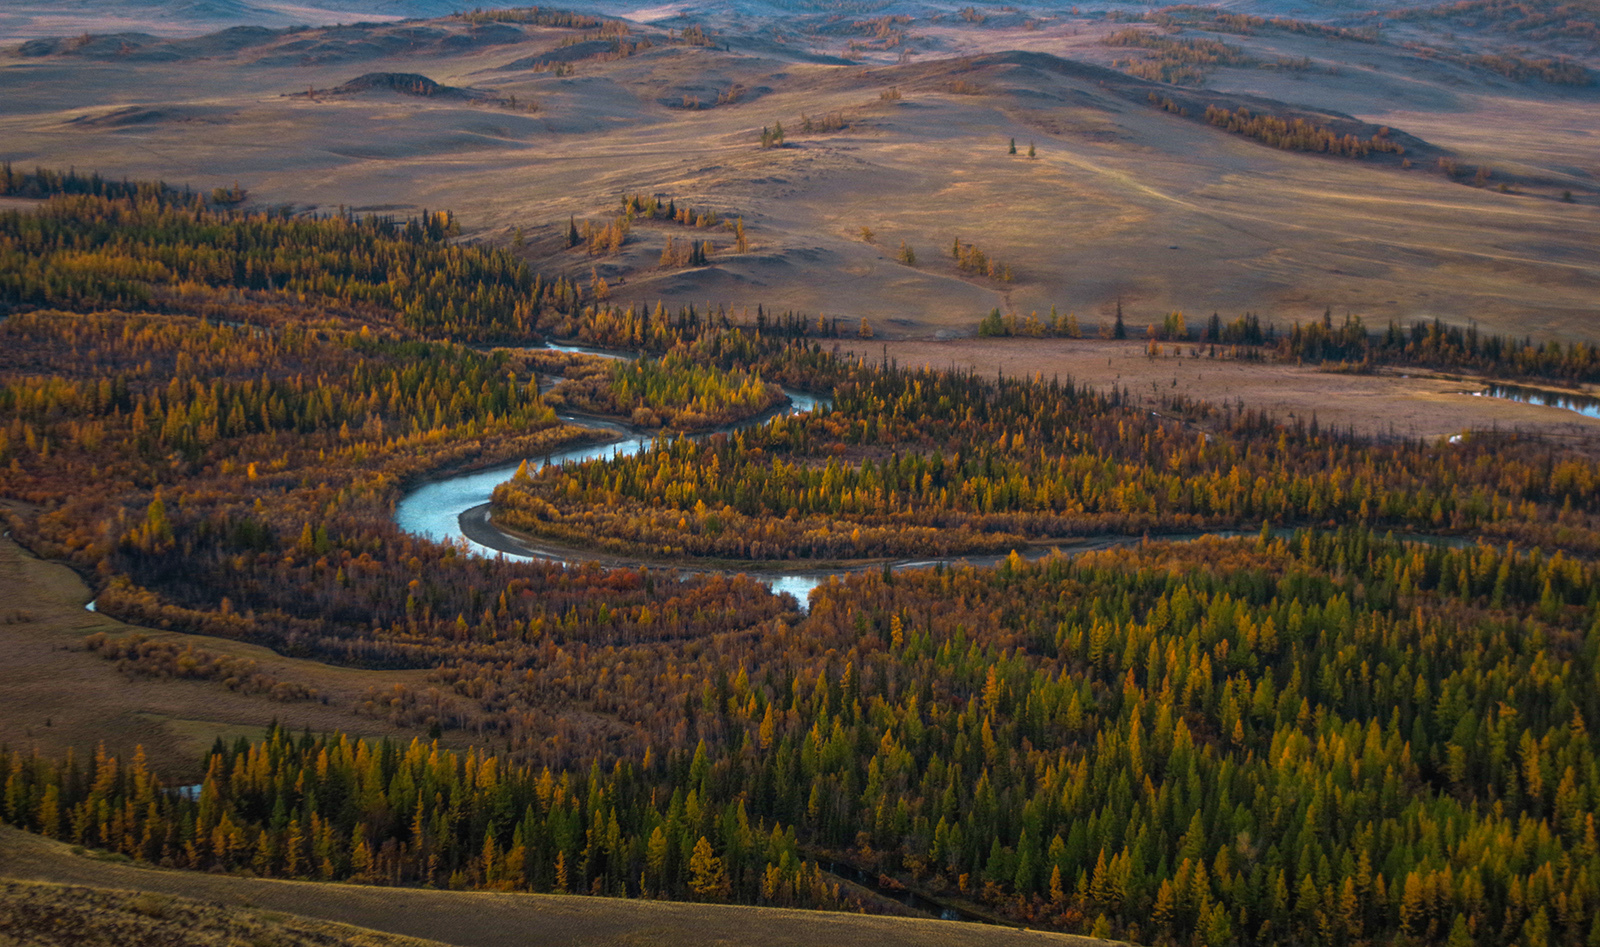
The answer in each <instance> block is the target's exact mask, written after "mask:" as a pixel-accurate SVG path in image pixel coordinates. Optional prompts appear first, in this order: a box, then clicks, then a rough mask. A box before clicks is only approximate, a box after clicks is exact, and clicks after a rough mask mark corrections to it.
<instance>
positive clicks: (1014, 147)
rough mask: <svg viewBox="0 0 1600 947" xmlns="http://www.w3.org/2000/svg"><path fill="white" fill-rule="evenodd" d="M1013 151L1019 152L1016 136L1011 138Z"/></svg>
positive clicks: (1014, 152) (1013, 152)
mask: <svg viewBox="0 0 1600 947" xmlns="http://www.w3.org/2000/svg"><path fill="white" fill-rule="evenodd" d="M1011 153H1012V154H1016V153H1017V140H1016V139H1015V138H1013V139H1011Z"/></svg>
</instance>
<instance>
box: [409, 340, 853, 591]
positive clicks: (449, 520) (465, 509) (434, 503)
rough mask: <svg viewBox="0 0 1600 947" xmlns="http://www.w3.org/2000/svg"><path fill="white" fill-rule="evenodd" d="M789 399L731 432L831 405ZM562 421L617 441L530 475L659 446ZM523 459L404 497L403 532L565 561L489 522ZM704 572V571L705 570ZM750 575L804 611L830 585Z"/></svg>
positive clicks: (613, 429)
mask: <svg viewBox="0 0 1600 947" xmlns="http://www.w3.org/2000/svg"><path fill="white" fill-rule="evenodd" d="M550 348H552V349H554V350H556V351H558V352H581V353H583V354H586V355H599V356H601V357H603V358H616V359H628V358H631V357H632V356H629V355H623V354H619V353H616V352H608V351H605V350H603V349H591V348H584V347H580V346H574V345H554V344H552V345H551V346H550ZM783 393H784V394H785V395H788V397H789V403H788V404H787V405H784V406H781V407H779V408H776V409H774V410H772V411H768V412H766V413H764V414H761V415H758V416H756V417H754V418H750V419H748V420H746V421H744V422H741V423H740V424H737V425H734V426H733V430H737V429H739V428H743V427H749V426H752V425H756V424H765V423H767V422H768V421H770V420H772V418H774V417H776V416H780V415H782V416H794V415H799V414H808V413H810V412H812V411H816V410H817V409H818V408H825V407H827V406H828V403H829V402H828V401H827V399H825V398H818V397H817V396H815V395H811V394H807V393H806V392H803V391H795V390H794V389H790V388H785V389H784V390H783ZM561 420H562V421H565V422H566V423H568V424H572V425H575V426H577V427H584V428H589V429H590V430H594V431H600V432H604V433H608V434H612V435H615V436H616V437H617V438H618V439H617V440H613V441H609V442H607V443H604V444H586V445H583V446H581V447H573V448H569V449H567V450H562V451H557V452H555V453H552V454H547V455H545V456H542V457H529V458H527V462H528V469H529V471H530V472H531V471H535V470H539V469H541V468H543V467H545V466H547V465H549V464H581V463H584V462H586V461H590V460H600V459H610V458H615V457H631V456H633V455H635V454H638V453H640V452H641V451H643V450H645V449H646V448H648V447H649V446H650V445H651V444H653V443H654V442H655V437H654V436H653V435H645V434H642V433H640V432H639V431H637V430H635V429H633V428H631V427H628V426H625V425H622V424H616V423H613V422H609V421H600V420H596V419H594V418H578V417H573V416H571V415H561ZM521 463H522V462H521V461H520V460H517V461H511V462H509V463H505V464H501V465H498V466H495V467H490V468H487V469H485V470H476V471H472V472H470V473H464V474H459V475H456V476H451V477H444V478H441V479H438V480H433V481H430V482H428V483H425V484H422V485H421V486H419V487H417V488H416V489H414V490H412V491H411V492H410V493H407V494H406V495H405V496H404V497H403V498H401V500H400V503H399V505H398V506H397V507H396V508H395V522H396V523H397V524H398V525H399V526H400V528H401V529H403V530H405V531H406V532H408V533H411V534H413V535H416V536H425V537H427V538H429V539H433V540H437V541H439V542H446V543H455V544H457V545H463V546H464V547H465V548H466V549H467V550H468V551H469V552H472V553H475V554H477V555H480V556H505V557H506V558H508V559H514V560H520V561H523V562H529V561H532V560H534V559H547V560H552V561H556V562H563V561H567V559H568V558H570V557H571V556H572V554H571V553H565V554H563V553H561V552H554V551H541V550H539V549H538V547H537V546H535V545H533V544H530V543H526V542H523V541H521V540H519V539H518V538H517V537H514V536H509V535H506V534H504V533H500V532H499V531H498V530H495V529H494V528H493V526H492V525H489V524H487V517H486V510H484V507H485V505H486V504H488V502H489V499H490V497H491V496H492V495H493V494H494V488H495V487H497V486H499V485H500V484H502V483H505V482H506V481H507V480H510V479H511V476H512V475H513V474H514V473H516V471H517V467H518V466H519V465H520V464H521ZM464 518H465V519H467V521H468V523H470V524H473V526H474V528H473V529H472V533H473V534H474V535H476V536H478V537H479V538H481V539H491V540H492V541H493V542H494V545H492V546H490V545H486V544H485V543H483V542H479V541H477V540H476V539H473V538H472V537H471V536H468V535H467V530H466V529H465V528H464V526H463V519H464ZM702 571H703V570H702ZM751 576H752V577H753V578H755V579H758V580H759V581H761V582H763V583H765V584H766V585H767V586H768V587H770V588H771V589H772V590H773V591H774V592H779V593H783V592H787V593H789V594H790V595H793V596H794V597H795V599H796V601H798V602H799V603H800V606H801V607H802V608H804V607H805V605H806V601H807V599H808V598H809V597H810V595H811V590H812V589H814V588H816V587H817V586H818V585H821V584H822V583H823V582H825V581H827V574H826V573H822V572H816V571H810V572H800V571H796V572H757V573H751Z"/></svg>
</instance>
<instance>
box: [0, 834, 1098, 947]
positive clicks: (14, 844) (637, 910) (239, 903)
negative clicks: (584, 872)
mask: <svg viewBox="0 0 1600 947" xmlns="http://www.w3.org/2000/svg"><path fill="white" fill-rule="evenodd" d="M0 877H9V878H11V879H20V880H26V881H43V882H49V883H52V884H65V885H93V886H97V887H111V888H117V889H126V890H128V891H138V892H144V893H146V894H147V895H153V896H158V897H159V896H176V897H180V898H195V899H200V900H203V901H207V902H212V903H213V904H214V905H215V906H220V907H221V908H223V909H235V910H236V909H247V910H248V911H251V912H258V911H269V912H271V911H281V912H289V913H293V914H296V915H299V916H300V918H297V919H295V921H294V925H297V926H296V927H295V929H299V926H304V925H306V924H309V923H311V922H310V921H304V920H302V919H312V920H313V921H333V922H337V923H340V924H353V925H357V926H358V927H364V928H371V929H372V930H374V931H382V932H387V933H389V934H395V935H400V936H403V937H408V938H424V939H428V940H435V941H443V942H445V943H450V944H458V945H461V947H501V945H505V947H511V945H524V944H528V943H538V944H540V945H541V947H567V945H570V947H581V945H597V944H628V945H652V944H655V945H680V944H693V945H696V947H715V945H722V944H726V945H748V947H791V945H793V947H801V945H813V944H830V945H836V947H854V945H859V947H892V945H896V944H906V945H913V944H916V945H929V947H980V945H981V947H1013V945H1018V947H1020V945H1025V944H1028V945H1033V944H1038V945H1045V944H1057V945H1075V947H1092V945H1096V944H1102V943H1106V942H1105V941H1098V940H1094V939H1091V938H1087V937H1075V936H1071V935H1067V934H1044V933H1038V932H1033V931H1019V930H1013V929H1010V928H1002V927H988V926H984V925H977V924H963V923H958V922H953V921H933V920H918V919H910V918H888V917H871V916H858V915H849V914H832V913H826V912H820V911H792V910H778V909H773V908H749V907H728V906H723V905H708V904H672V903H665V902H659V901H623V900H616V899H610V898H585V897H576V896H563V895H545V894H486V893H480V892H459V891H433V890H419V889H395V888H375V887H363V886H358V885H336V884H317V883H312V882H297V881H269V880H264V879H257V878H237V877H230V876H226V875H209V874H198V873H193V872H179V871H159V870H154V869H149V868H137V867H133V866H132V865H128V864H122V863H117V862H105V861H98V860H96V859H93V858H88V857H83V856H79V855H75V854H73V852H72V850H71V849H70V848H69V847H67V846H66V845H62V844H60V843H57V842H51V841H49V840H48V839H44V838H40V837H38V836H34V835H29V834H27V833H25V832H19V831H17V830H15V829H11V828H5V827H0ZM10 890H11V889H10V888H9V887H8V886H6V885H4V883H3V882H0V899H8V898H10V897H12V896H11V895H10V894H8V893H6V892H8V891H10ZM90 901H92V899H89V898H87V897H86V898H85V903H88V902H90ZM144 903H150V902H144ZM11 909H12V905H11V904H9V903H5V902H4V901H0V917H3V916H4V914H5V911H7V910H11ZM183 910H189V907H188V906H187V905H185V906H183ZM246 916H254V917H259V916H260V915H259V914H255V915H246ZM241 923H242V922H241ZM284 926H285V927H289V926H290V925H289V924H288V923H285V924H284ZM0 934H10V935H11V936H16V932H14V931H6V930H4V929H3V928H0ZM0 942H3V941H0ZM37 942H38V943H44V944H54V943H56V941H50V940H42V941H37ZM355 942H357V943H361V942H362V941H355ZM365 942H367V943H372V944H387V943H390V942H391V941H388V940H385V939H378V938H374V939H372V940H370V941H365ZM285 943H291V944H292V943H299V941H292V940H291V941H286V942H285Z"/></svg>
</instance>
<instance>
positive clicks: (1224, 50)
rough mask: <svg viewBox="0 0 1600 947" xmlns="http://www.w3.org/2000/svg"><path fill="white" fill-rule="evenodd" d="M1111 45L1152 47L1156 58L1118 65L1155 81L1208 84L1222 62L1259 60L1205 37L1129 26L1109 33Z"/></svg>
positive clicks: (1245, 63)
mask: <svg viewBox="0 0 1600 947" xmlns="http://www.w3.org/2000/svg"><path fill="white" fill-rule="evenodd" d="M1103 42H1104V43H1105V44H1106V45H1107V46H1119V47H1131V48H1135V49H1148V50H1150V51H1151V52H1153V53H1155V58H1154V59H1142V60H1141V59H1121V60H1117V61H1116V62H1115V63H1114V65H1116V67H1117V68H1118V69H1122V70H1124V71H1126V72H1129V73H1131V74H1133V75H1136V76H1139V77H1140V78H1143V79H1149V80H1151V81H1154V82H1167V83H1173V84H1176V85H1192V86H1201V85H1205V79H1206V75H1207V74H1208V73H1209V72H1210V71H1211V70H1212V69H1214V68H1216V67H1218V66H1248V65H1252V64H1254V63H1255V60H1254V59H1252V58H1251V57H1249V56H1248V55H1246V54H1245V53H1244V51H1243V50H1241V49H1239V48H1238V47H1236V46H1229V45H1228V44H1227V43H1223V42H1219V41H1217V40H1214V39H1206V38H1204V37H1191V38H1182V39H1178V38H1173V37H1171V36H1164V35H1162V34H1160V33H1156V32H1153V31H1151V30H1142V29H1138V28H1136V27H1135V28H1129V29H1122V30H1118V31H1116V32H1115V33H1112V34H1111V35H1109V36H1107V37H1106V38H1105V39H1104V40H1103Z"/></svg>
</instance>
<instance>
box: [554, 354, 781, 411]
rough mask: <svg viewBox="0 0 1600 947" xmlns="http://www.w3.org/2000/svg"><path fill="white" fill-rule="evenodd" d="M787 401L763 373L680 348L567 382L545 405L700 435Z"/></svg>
mask: <svg viewBox="0 0 1600 947" xmlns="http://www.w3.org/2000/svg"><path fill="white" fill-rule="evenodd" d="M784 397H785V396H784V394H783V390H782V389H781V388H779V387H778V386H777V385H773V384H769V383H766V382H763V381H762V380H761V375H760V374H759V373H755V372H745V371H738V370H733V371H725V370H723V369H720V368H717V367H715V366H710V367H707V366H703V365H700V364H698V363H697V362H695V361H694V360H693V359H692V358H691V357H690V356H689V349H688V347H687V346H685V345H684V344H683V343H681V342H680V343H678V345H676V346H675V347H673V348H672V349H671V350H670V351H668V352H667V353H666V354H665V355H663V356H662V357H661V358H659V359H654V358H641V359H638V360H636V361H619V360H612V362H611V364H610V366H608V369H607V371H606V372H605V373H604V374H600V373H594V374H588V375H586V376H585V377H583V378H574V379H568V380H567V381H565V382H563V383H562V384H560V385H558V386H556V388H555V389H554V390H553V391H551V392H550V393H549V394H548V395H547V396H546V399H545V400H546V401H547V402H548V403H549V404H550V405H551V406H552V407H557V408H560V407H568V408H574V409H577V410H580V411H588V412H591V413H594V414H601V415H606V416H609V417H620V418H624V419H626V420H628V421H631V422H632V423H633V424H635V425H637V426H639V427H646V428H668V429H671V430H674V431H699V430H707V429H710V428H714V427H719V426H722V425H726V424H730V423H732V422H734V421H738V420H741V419H743V418H748V417H751V416H752V415H756V414H760V413H761V412H763V411H765V410H767V409H768V408H771V407H773V406H774V405H777V404H778V403H780V402H782V401H783V400H784Z"/></svg>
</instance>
